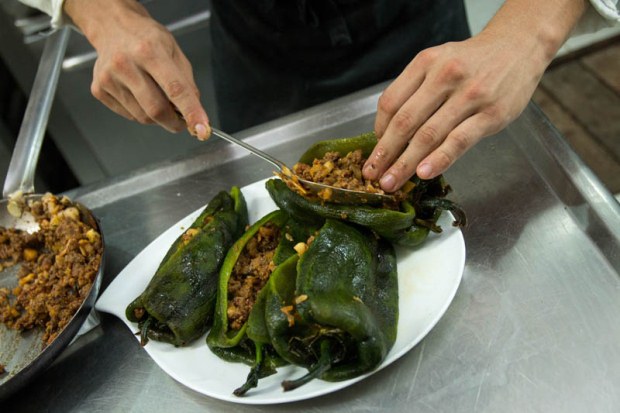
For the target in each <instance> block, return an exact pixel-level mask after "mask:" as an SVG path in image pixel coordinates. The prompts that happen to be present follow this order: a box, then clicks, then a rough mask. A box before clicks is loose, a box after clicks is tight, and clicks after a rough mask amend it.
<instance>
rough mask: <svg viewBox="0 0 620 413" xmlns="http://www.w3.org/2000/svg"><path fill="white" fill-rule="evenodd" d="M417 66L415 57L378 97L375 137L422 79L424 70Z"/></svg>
mask: <svg viewBox="0 0 620 413" xmlns="http://www.w3.org/2000/svg"><path fill="white" fill-rule="evenodd" d="M418 66H419V65H418V63H417V61H416V59H414V60H413V61H412V62H411V63H409V65H408V66H407V67H406V68H405V70H403V72H401V74H400V75H399V76H398V77H397V78H396V79H395V80H394V81H393V82H392V83H391V84H390V85H389V86H388V87H387V88H386V89H385V90H384V91H383V93H382V94H381V96H380V97H379V102H378V103H377V115H376V117H375V133H376V135H377V138H379V139H380V138H381V137H382V136H383V134H384V133H385V130H386V129H387V127H388V124H389V123H390V120H391V119H392V117H393V116H394V115H395V114H396V112H397V111H398V109H399V108H401V107H402V106H403V105H404V104H405V102H406V101H407V100H408V99H409V98H411V96H412V95H413V94H414V93H415V91H416V90H418V88H419V87H420V85H421V84H422V82H423V81H424V70H422V68H419V67H418Z"/></svg>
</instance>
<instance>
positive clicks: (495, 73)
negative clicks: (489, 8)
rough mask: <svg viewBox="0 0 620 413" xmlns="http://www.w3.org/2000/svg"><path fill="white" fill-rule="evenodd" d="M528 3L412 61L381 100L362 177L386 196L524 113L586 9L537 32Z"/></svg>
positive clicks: (443, 166)
mask: <svg viewBox="0 0 620 413" xmlns="http://www.w3.org/2000/svg"><path fill="white" fill-rule="evenodd" d="M529 1H530V0H517V1H514V0H513V1H508V2H507V3H506V5H505V6H504V8H503V11H502V10H500V13H498V15H497V16H496V18H495V19H494V20H495V22H494V24H490V25H489V26H488V27H487V28H486V29H485V30H483V31H482V32H481V33H480V34H479V35H477V36H475V37H473V38H471V39H468V40H465V41H463V42H457V43H446V44H444V45H441V46H437V47H433V48H430V49H427V50H424V51H422V52H421V53H419V54H418V55H417V56H416V57H415V58H414V59H413V60H412V61H411V63H410V64H409V65H408V66H407V68H406V69H405V70H404V71H403V72H402V74H401V75H400V76H399V77H398V78H396V80H394V82H392V83H391V84H390V85H389V86H388V88H387V89H386V90H385V91H384V93H383V94H382V95H381V97H380V98H379V103H378V109H377V117H376V120H375V132H376V133H377V136H378V137H379V141H378V143H377V145H376V147H375V149H374V150H373V152H372V153H371V155H370V157H369V159H368V161H367V162H366V164H365V166H364V169H363V174H364V177H366V178H367V179H372V180H376V179H379V182H380V185H381V187H382V188H383V189H384V190H385V191H387V192H393V191H395V190H397V189H398V188H400V187H401V186H402V185H403V184H404V183H405V182H406V181H407V180H408V179H409V178H410V177H411V176H412V175H413V174H414V173H415V174H417V175H418V177H420V178H422V179H431V178H433V177H435V176H437V175H439V174H441V173H443V172H444V171H446V170H447V169H448V168H449V167H450V166H451V165H452V164H453V163H454V162H455V161H456V160H457V159H458V158H459V157H460V156H462V155H463V154H464V153H465V152H466V151H467V150H468V149H470V148H471V147H472V146H474V145H475V144H476V143H477V142H479V141H480V140H481V139H482V138H483V137H486V136H489V135H492V134H495V133H497V132H499V131H500V130H501V129H503V128H504V127H505V126H506V125H508V123H510V122H511V121H512V120H514V119H515V118H516V117H517V116H518V115H519V114H520V113H521V112H522V110H523V109H524V108H525V106H526V105H527V103H528V101H529V99H530V98H531V96H532V94H533V93H534V90H535V88H536V86H537V84H538V82H539V80H540V77H541V76H542V74H543V72H544V70H545V68H546V67H547V65H548V64H549V62H550V61H551V59H552V58H553V56H554V55H555V52H556V51H557V49H558V48H559V46H560V45H561V44H562V43H563V41H564V39H565V37H566V36H567V35H568V32H569V31H570V27H572V25H574V24H575V23H576V21H577V20H578V17H579V15H580V14H581V12H582V10H581V11H579V10H576V11H575V13H574V15H570V16H564V17H566V19H565V21H566V24H565V25H561V24H560V25H558V26H557V27H556V29H558V30H557V32H554V33H550V32H548V31H547V32H545V31H543V29H541V30H540V31H535V30H534V29H533V28H532V27H531V25H533V24H537V23H538V22H534V21H532V20H535V19H532V18H531V17H530V16H529V15H530V14H531V13H528V12H530V10H529V9H527V8H525V9H523V10H521V9H519V7H518V6H519V5H520V6H521V7H523V6H524V5H526V3H528V2H529ZM563 1H564V0H553V1H552V2H551V3H562V2H563ZM566 1H572V0H566ZM573 4H576V2H574V1H573ZM530 6H531V5H530ZM553 6H556V7H557V6H558V5H557V4H554V5H553ZM506 7H508V10H506ZM583 7H585V6H583ZM543 15H544V14H543ZM498 20H499V21H502V22H503V23H499V21H498ZM551 21H554V22H555V20H553V19H551ZM544 23H545V26H541V27H544V30H548V29H546V27H548V26H549V24H548V21H546V20H545V22H544ZM536 27H537V28H538V26H536ZM559 29H562V30H559Z"/></svg>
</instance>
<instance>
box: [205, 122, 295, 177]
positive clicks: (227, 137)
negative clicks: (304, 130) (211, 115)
mask: <svg viewBox="0 0 620 413" xmlns="http://www.w3.org/2000/svg"><path fill="white" fill-rule="evenodd" d="M211 133H212V134H214V135H215V136H217V137H219V138H222V139H224V140H225V141H228V142H230V143H234V144H235V145H239V146H241V147H243V148H245V149H247V150H248V151H250V152H252V153H253V154H254V155H256V156H258V157H259V158H262V159H264V160H266V161H267V162H269V163H271V164H272V165H274V166H275V167H276V168H278V170H279V171H280V172H283V170H284V169H285V168H286V165H285V164H284V163H282V162H281V161H279V160H277V159H276V158H274V157H273V156H271V155H269V154H267V153H265V152H263V151H261V150H260V149H258V148H256V147H254V146H252V145H250V144H248V143H246V142H244V141H242V140H239V139H237V138H233V137H232V136H230V135H229V134H227V133H226V132H222V131H221V130H219V129H216V128H212V129H211Z"/></svg>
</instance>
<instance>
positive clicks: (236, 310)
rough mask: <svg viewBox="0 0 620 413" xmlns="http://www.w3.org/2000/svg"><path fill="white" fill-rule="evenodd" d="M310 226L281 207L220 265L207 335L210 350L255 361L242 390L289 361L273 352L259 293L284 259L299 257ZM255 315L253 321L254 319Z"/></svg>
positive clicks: (233, 358) (239, 392)
mask: <svg viewBox="0 0 620 413" xmlns="http://www.w3.org/2000/svg"><path fill="white" fill-rule="evenodd" d="M311 231H312V230H311V227H308V226H303V227H302V226H299V225H297V224H296V223H295V222H293V221H291V219H290V217H289V215H288V214H286V213H285V212H283V211H281V210H276V211H274V212H272V213H269V214H267V215H266V216H264V217H263V218H261V219H260V220H259V221H257V222H256V223H255V224H254V225H252V226H251V227H250V228H249V229H248V230H247V231H246V232H245V233H244V234H243V235H242V236H241V238H239V239H238V240H237V242H236V243H235V244H234V245H233V246H232V248H231V249H230V250H229V252H228V254H227V255H226V258H225V259H224V263H223V265H222V268H221V270H220V278H219V289H218V295H217V303H216V307H215V319H214V323H213V328H212V329H211V331H210V332H209V334H208V336H207V344H208V346H209V348H210V349H211V351H212V352H213V353H214V354H216V355H217V356H219V357H221V358H223V359H224V360H228V361H233V362H243V363H246V364H248V365H251V366H253V367H252V370H251V371H250V374H249V375H248V379H247V382H246V384H245V385H243V386H242V387H240V388H239V389H237V390H235V394H237V395H242V394H244V393H245V392H246V391H247V390H249V389H250V388H252V387H255V386H256V383H257V381H258V378H260V377H265V376H267V375H270V374H273V373H275V368H276V367H278V366H280V365H282V364H284V361H283V360H282V359H281V358H280V357H279V356H278V355H277V354H276V353H275V352H274V351H273V349H272V348H271V345H270V343H269V339H268V337H267V336H266V334H265V331H266V328H265V327H264V325H263V324H262V323H263V319H262V317H260V316H259V317H256V316H254V317H252V315H253V313H255V312H257V313H258V314H261V313H262V312H263V310H262V306H263V304H264V303H263V297H262V295H261V294H260V293H261V290H262V289H263V287H264V286H265V285H266V284H267V282H268V280H269V278H270V276H271V275H272V274H273V273H275V272H276V271H277V270H278V268H279V266H280V264H282V263H284V262H286V261H287V259H288V258H290V257H292V256H295V255H296V254H297V252H296V251H295V249H294V248H295V246H296V244H297V243H298V242H299V241H306V240H307V238H308V236H309V235H310V232H311ZM250 318H252V322H251V323H250V322H249V320H250Z"/></svg>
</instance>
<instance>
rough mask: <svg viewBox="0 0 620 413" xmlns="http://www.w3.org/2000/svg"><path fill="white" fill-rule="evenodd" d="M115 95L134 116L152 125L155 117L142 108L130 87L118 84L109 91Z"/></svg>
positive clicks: (137, 119) (139, 120) (145, 123)
mask: <svg viewBox="0 0 620 413" xmlns="http://www.w3.org/2000/svg"><path fill="white" fill-rule="evenodd" d="M108 93H109V94H110V95H111V96H112V97H114V98H115V99H116V100H117V101H118V102H119V103H120V104H121V105H122V106H123V107H124V108H125V109H126V110H127V111H128V112H129V113H130V114H131V116H133V118H134V119H135V120H136V121H138V122H140V123H142V124H143V125H150V124H152V123H153V119H151V117H150V116H149V115H147V114H146V112H145V111H144V110H143V109H142V107H141V106H140V104H139V103H138V101H137V100H136V98H135V97H134V95H133V93H131V91H130V90H129V89H127V88H126V87H123V86H117V87H116V88H114V90H110V91H109V92H108Z"/></svg>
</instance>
